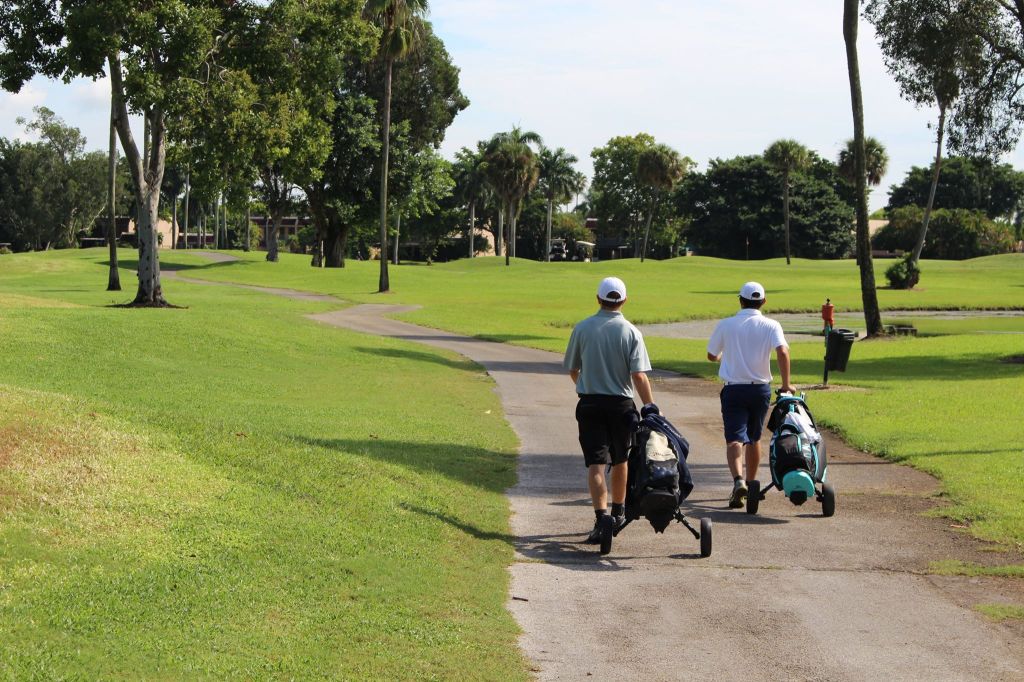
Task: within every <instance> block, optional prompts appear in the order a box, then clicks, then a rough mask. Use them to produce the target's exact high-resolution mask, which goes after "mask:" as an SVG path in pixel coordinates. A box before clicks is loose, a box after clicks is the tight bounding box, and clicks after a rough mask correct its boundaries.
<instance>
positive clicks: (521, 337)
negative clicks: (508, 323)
mask: <svg viewBox="0 0 1024 682" xmlns="http://www.w3.org/2000/svg"><path fill="white" fill-rule="evenodd" d="M474 338H476V339H478V340H480V341H492V342H494V343H509V342H510V341H557V340H559V339H558V337H554V336H536V335H534V334H479V335H477V336H476V337H474Z"/></svg>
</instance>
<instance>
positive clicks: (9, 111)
mask: <svg viewBox="0 0 1024 682" xmlns="http://www.w3.org/2000/svg"><path fill="white" fill-rule="evenodd" d="M45 102H46V92H45V91H44V90H43V89H42V88H40V87H39V86H37V85H35V84H33V83H28V84H26V85H25V87H23V88H22V89H21V91H20V92H17V93H11V92H6V91H4V90H0V137H6V138H10V139H16V140H29V139H31V136H29V135H28V134H26V133H25V129H24V128H23V127H22V126H20V125H18V123H17V119H18V118H19V117H21V118H32V108H33V107H38V106H42V105H43V104H44V103H45Z"/></svg>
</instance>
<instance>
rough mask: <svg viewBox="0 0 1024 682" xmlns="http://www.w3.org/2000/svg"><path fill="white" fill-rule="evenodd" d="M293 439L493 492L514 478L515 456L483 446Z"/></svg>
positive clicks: (296, 437) (302, 437)
mask: <svg viewBox="0 0 1024 682" xmlns="http://www.w3.org/2000/svg"><path fill="white" fill-rule="evenodd" d="M294 439H295V440H296V441H298V442H300V443H304V444H306V445H312V446H315V447H319V448H325V449H327V450H334V451H336V452H341V453H344V454H346V455H354V456H357V457H368V458H370V459H375V460H379V461H382V462H387V463H389V464H397V465H399V466H403V467H406V468H408V469H411V470H413V471H416V472H419V473H422V474H428V475H429V474H438V475H441V476H444V477H445V478H448V479H451V480H453V481H457V482H459V483H463V484H465V485H471V486H475V487H477V488H481V489H483V490H487V491H489V492H494V493H504V492H505V490H506V489H507V488H508V487H509V486H511V485H512V483H513V481H514V480H515V459H514V458H513V457H512V456H508V455H503V454H499V453H496V452H492V451H490V450H486V449H483V448H473V447H467V446H464V445H453V444H450V443H445V444H440V445H436V444H427V443H413V442H409V441H397V440H382V439H369V440H353V439H345V438H310V437H308V436H294Z"/></svg>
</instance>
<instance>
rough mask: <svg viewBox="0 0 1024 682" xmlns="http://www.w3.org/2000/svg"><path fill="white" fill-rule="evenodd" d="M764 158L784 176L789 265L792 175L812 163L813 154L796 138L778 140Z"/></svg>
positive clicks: (769, 148) (785, 225) (788, 257)
mask: <svg viewBox="0 0 1024 682" xmlns="http://www.w3.org/2000/svg"><path fill="white" fill-rule="evenodd" d="M764 158H765V161H767V162H768V163H769V164H771V166H772V167H773V168H774V169H775V170H776V171H777V172H778V173H779V175H780V176H782V222H783V232H784V234H785V239H786V265H789V264H790V248H789V191H790V176H791V175H792V174H793V173H799V172H800V171H803V170H805V169H806V168H807V167H808V166H809V165H810V162H811V156H810V153H809V152H808V150H807V147H805V146H803V145H802V144H800V143H799V142H797V141H796V140H776V141H775V142H773V143H772V144H771V146H769V147H768V149H767V150H765V153H764Z"/></svg>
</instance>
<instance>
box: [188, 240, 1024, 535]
mask: <svg viewBox="0 0 1024 682" xmlns="http://www.w3.org/2000/svg"><path fill="white" fill-rule="evenodd" d="M237 255H239V256H241V257H242V258H243V261H242V262H239V263H231V264H224V265H214V266H211V265H209V264H208V263H204V262H202V261H201V260H200V259H199V258H198V257H195V256H191V255H185V254H182V253H180V252H179V253H175V254H174V255H173V256H170V258H173V259H174V260H175V261H176V262H181V263H184V264H195V265H197V266H198V267H197V269H195V270H193V271H191V272H190V273H189V274H191V275H194V276H196V277H201V278H207V279H217V280H226V281H237V282H247V283H252V284H265V285H271V286H285V287H292V288H296V289H303V290H308V291H321V292H326V293H333V294H336V295H339V296H342V297H344V298H346V299H348V300H352V301H358V302H371V301H372V302H381V300H382V297H381V296H379V295H377V294H374V293H373V292H374V291H375V289H376V283H377V271H378V267H379V265H378V263H376V262H371V263H366V262H358V261H357V262H352V261H350V262H349V264H348V267H347V268H346V269H344V270H334V271H328V270H314V269H312V268H310V267H309V259H308V257H305V256H282V262H280V263H277V264H268V263H265V262H263V261H262V260H261V259H262V254H255V253H254V254H237ZM885 266H886V262H885V261H880V262H878V263H876V276H877V277H878V278H879V279H880V280H882V279H884V278H883V274H882V273H883V272H884V268H885ZM610 274H614V275H618V276H621V277H622V278H623V279H624V280H625V281H626V284H627V287H628V288H629V295H630V299H631V301H630V303H629V304H628V305H627V307H626V314H627V317H629V318H630V319H631V320H633V321H637V322H646V323H650V322H662V321H674V320H682V319H697V318H712V317H721V316H724V315H729V314H731V313H732V312H734V309H735V305H736V298H735V297H736V291H737V290H738V288H739V285H740V284H741V283H742V282H744V281H746V280H748V279H757V280H759V281H760V282H762V283H763V284H764V285H765V287H766V289H767V291H768V308H767V309H766V310H767V312H768V314H771V312H773V311H775V312H779V311H817V310H818V309H819V307H820V306H821V304H822V303H823V302H824V299H825V298H826V297H830V298H831V299H832V301H833V303H835V304H836V306H837V310H839V311H848V310H851V309H857V308H859V307H860V290H859V279H858V275H857V270H856V266H855V265H854V264H853V263H852V262H850V261H805V260H795V261H794V264H793V265H792V266H790V267H787V266H786V265H785V262H784V261H782V260H772V261H759V262H753V263H742V262H732V261H722V260H717V259H710V258H679V259H675V260H672V261H662V262H658V261H648V262H646V263H642V264H641V263H639V262H638V261H636V260H625V261H613V262H608V261H606V262H602V263H589V264H588V263H551V264H546V263H535V262H530V261H515V262H514V263H513V266H512V267H510V268H506V267H505V266H504V261H503V259H497V258H481V259H475V260H473V261H458V262H455V263H450V264H444V265H434V266H429V267H428V266H424V265H403V266H400V267H397V268H394V267H393V268H392V269H391V282H392V288H393V290H394V293H393V294H390V295H388V296H386V297H383V298H384V300H387V301H389V302H395V303H416V304H420V305H423V306H424V307H423V309H421V310H418V311H415V312H411V313H407V314H405V315H403V316H402V317H403V319H407V320H409V321H412V322H417V323H420V324H425V325H428V326H433V327H438V328H444V329H450V330H453V331H458V332H462V333H466V334H470V335H476V336H482V337H486V338H492V339H497V340H502V341H508V342H512V343H521V344H525V345H530V346H535V347H538V348H544V349H548V350H553V351H561V350H563V349H564V347H565V342H566V340H567V338H568V335H569V331H570V329H571V327H572V325H573V324H574V323H575V322H576V321H578V320H579V319H581V318H582V317H584V316H585V315H588V314H590V313H591V312H592V310H593V308H594V290H595V289H596V286H597V282H598V281H599V280H600V278H601V277H604V276H606V275H610ZM923 277H924V279H923V282H922V284H921V287H920V288H919V289H918V290H914V291H891V290H887V289H881V290H879V292H878V294H879V300H880V303H881V305H882V307H883V309H888V310H904V309H910V310H914V309H959V308H963V309H1015V310H1020V309H1024V255H1020V254H1008V255H1004V256H995V257H990V258H982V259H976V260H972V261H958V262H952V261H938V262H934V261H927V262H925V264H924V275H923ZM905 319H906V318H905V317H904V316H900V317H899V318H893V319H887V318H886V316H885V314H884V313H883V321H886V322H900V321H904V320H905ZM915 321H917V320H915ZM918 323H919V324H920V325H921V328H922V331H924V332H926V333H927V334H928V335H926V336H922V337H920V338H898V339H887V340H879V341H870V342H864V343H858V344H857V345H856V346H855V347H854V351H853V354H852V357H851V362H850V366H849V369H848V371H847V372H846V373H845V374H833V375H832V377H831V378H830V383H832V384H834V385H839V386H849V387H853V388H859V389H863V390H858V391H843V392H840V391H834V392H816V393H813V394H812V395H811V396H809V399H808V400H809V402H810V405H811V408H812V409H813V410H814V412H815V415H816V416H817V417H818V418H819V419H820V420H822V421H823V422H825V423H826V424H828V425H829V426H830V427H832V428H834V429H835V430H837V431H839V432H840V433H842V434H843V435H844V436H845V437H846V438H847V439H848V440H849V441H850V442H851V443H852V444H853V445H855V446H857V447H860V448H863V449H865V450H868V451H872V452H876V453H879V454H882V455H885V456H887V457H890V458H892V459H896V460H899V461H905V462H908V463H910V464H913V465H914V466H917V467H920V468H922V469H924V470H926V471H929V472H930V473H933V474H935V475H936V476H938V477H939V478H941V479H942V480H943V482H944V484H945V488H946V492H947V493H948V495H949V498H950V500H951V502H952V504H951V506H950V507H949V508H948V509H947V510H946V511H947V513H948V514H949V515H950V516H952V517H954V518H956V519H958V520H960V521H962V522H965V523H967V524H969V525H970V527H971V531H972V532H973V533H975V534H976V535H977V536H978V537H982V538H986V539H991V540H996V541H1000V542H1004V543H1009V544H1011V545H1015V546H1017V547H1018V548H1021V547H1024V506H1022V505H1021V504H1020V500H1021V492H1020V481H1022V480H1024V457H1022V446H1021V443H1022V438H1024V426H1022V423H1024V420H1022V417H1024V410H1022V409H1021V407H1020V396H1021V395H1022V394H1024V365H1022V364H1013V363H1007V362H1004V361H1005V360H1006V359H1007V358H1010V357H1012V356H1019V355H1024V318H1008V319H1001V320H997V321H995V322H992V321H986V322H985V323H984V324H982V323H981V322H979V321H977V320H965V321H934V320H923V321H920V322H918ZM648 346H649V349H650V351H651V355H652V360H653V362H654V364H655V365H656V366H658V367H662V368H666V369H674V370H677V371H680V372H684V373H687V374H694V375H699V376H707V377H713V376H714V373H715V372H716V368H715V366H713V365H712V364H711V363H708V362H707V361H706V360H705V359H704V343H703V342H702V341H697V340H673V339H648ZM822 355H823V350H822V347H821V346H819V345H817V344H813V343H811V344H795V345H794V347H793V356H794V371H795V379H796V381H797V382H798V383H802V384H815V383H820V381H821V368H822V362H821V358H822ZM683 426H684V427H685V425H683Z"/></svg>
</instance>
